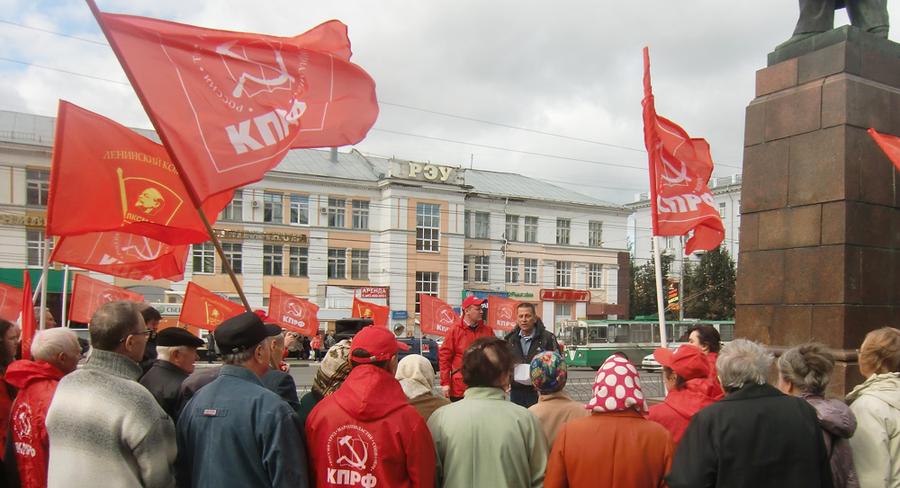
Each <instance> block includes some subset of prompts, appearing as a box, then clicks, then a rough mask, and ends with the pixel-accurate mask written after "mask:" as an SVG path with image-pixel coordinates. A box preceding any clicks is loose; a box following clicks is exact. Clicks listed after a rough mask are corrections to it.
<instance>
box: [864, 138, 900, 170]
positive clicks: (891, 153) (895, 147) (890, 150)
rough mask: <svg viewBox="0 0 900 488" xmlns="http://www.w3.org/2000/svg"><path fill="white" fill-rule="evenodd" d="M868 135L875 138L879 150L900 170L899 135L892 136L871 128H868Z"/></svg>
mask: <svg viewBox="0 0 900 488" xmlns="http://www.w3.org/2000/svg"><path fill="white" fill-rule="evenodd" d="M869 135H870V136H872V139H875V142H876V143H878V146H879V147H881V150H882V151H884V153H885V154H887V157H888V159H890V160H891V162H892V163H894V166H895V167H896V168H897V170H898V171H900V137H897V136H892V135H890V134H879V133H878V132H877V131H876V130H875V129H872V128H869Z"/></svg>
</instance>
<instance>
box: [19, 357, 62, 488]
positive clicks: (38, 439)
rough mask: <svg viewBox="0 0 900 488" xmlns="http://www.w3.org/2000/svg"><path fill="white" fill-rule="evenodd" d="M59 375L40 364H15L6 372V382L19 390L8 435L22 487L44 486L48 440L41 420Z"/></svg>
mask: <svg viewBox="0 0 900 488" xmlns="http://www.w3.org/2000/svg"><path fill="white" fill-rule="evenodd" d="M62 377H63V372H62V371H60V370H58V369H56V368H55V367H54V366H52V365H51V364H50V363H46V362H44V361H15V362H13V363H12V364H10V365H9V367H8V368H7V369H6V381H7V382H9V384H11V385H13V386H14V387H16V388H18V389H19V393H18V395H16V401H15V402H14V403H13V406H12V418H11V420H10V435H12V440H13V442H14V443H15V444H14V445H15V447H16V463H17V464H18V470H19V480H20V481H21V483H22V488H32V487H33V488H44V487H46V486H47V459H48V457H49V455H50V444H49V438H48V437H47V427H46V425H45V423H44V419H45V418H46V417H47V409H48V408H50V401H51V400H53V394H54V393H55V392H56V385H57V384H59V380H60V378H62Z"/></svg>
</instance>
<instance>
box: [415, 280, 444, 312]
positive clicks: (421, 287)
mask: <svg viewBox="0 0 900 488" xmlns="http://www.w3.org/2000/svg"><path fill="white" fill-rule="evenodd" d="M439 280H440V273H436V272H434V271H416V313H419V294H420V293H424V294H426V295H431V296H433V297H436V296H438V282H439Z"/></svg>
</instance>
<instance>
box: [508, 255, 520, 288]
mask: <svg viewBox="0 0 900 488" xmlns="http://www.w3.org/2000/svg"><path fill="white" fill-rule="evenodd" d="M506 282H507V283H518V282H519V258H506Z"/></svg>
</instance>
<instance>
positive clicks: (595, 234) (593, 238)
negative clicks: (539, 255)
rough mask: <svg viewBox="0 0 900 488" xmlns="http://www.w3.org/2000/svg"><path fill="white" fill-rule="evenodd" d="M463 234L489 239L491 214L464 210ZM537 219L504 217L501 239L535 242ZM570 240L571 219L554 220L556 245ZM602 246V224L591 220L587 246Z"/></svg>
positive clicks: (517, 216)
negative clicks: (520, 228) (504, 223)
mask: <svg viewBox="0 0 900 488" xmlns="http://www.w3.org/2000/svg"><path fill="white" fill-rule="evenodd" d="M464 221H465V234H466V237H469V238H472V239H490V236H491V214H490V212H478V211H469V210H466V213H465V219H464ZM520 223H521V224H522V225H521V227H522V232H521V234H520V233H519V227H520V225H519V224H520ZM537 237H538V218H537V217H529V216H519V215H507V216H506V229H505V232H504V233H503V238H504V239H505V240H507V241H509V242H537ZM571 240H572V219H563V218H558V219H556V243H557V244H570V243H571ZM602 245H603V222H600V221H595V220H592V221H590V222H588V246H590V247H601V246H602Z"/></svg>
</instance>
